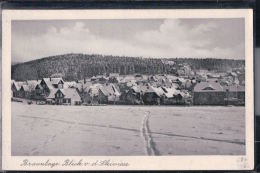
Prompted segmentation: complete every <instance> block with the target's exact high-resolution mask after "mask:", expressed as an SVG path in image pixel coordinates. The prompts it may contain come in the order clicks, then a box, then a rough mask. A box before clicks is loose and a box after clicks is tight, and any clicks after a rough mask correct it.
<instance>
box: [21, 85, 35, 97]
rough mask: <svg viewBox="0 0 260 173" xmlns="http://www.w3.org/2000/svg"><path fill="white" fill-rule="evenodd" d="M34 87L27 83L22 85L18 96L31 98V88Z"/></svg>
mask: <svg viewBox="0 0 260 173" xmlns="http://www.w3.org/2000/svg"><path fill="white" fill-rule="evenodd" d="M33 89H34V88H31V87H30V86H29V85H22V86H21V88H20V96H21V97H22V98H26V99H32V90H33Z"/></svg>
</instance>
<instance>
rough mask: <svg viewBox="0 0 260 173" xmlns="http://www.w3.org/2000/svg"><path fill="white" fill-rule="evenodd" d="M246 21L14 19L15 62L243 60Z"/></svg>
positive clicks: (13, 55) (13, 52)
mask: <svg viewBox="0 0 260 173" xmlns="http://www.w3.org/2000/svg"><path fill="white" fill-rule="evenodd" d="M244 27H245V26H244V19H164V20H163V19H127V20H126V19H124V20H122V19H121V20H116V19H115V20H59V21H53V20H52V21H50V20H49V21H13V22H12V61H13V62H25V61H30V60H33V59H38V58H43V57H46V56H52V55H58V54H66V53H85V54H103V55H119V56H141V57H153V58H175V57H190V58H210V57H214V58H227V59H244V56H245V38H244V37H245V30H244Z"/></svg>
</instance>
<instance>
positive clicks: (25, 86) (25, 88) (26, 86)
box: [20, 85, 31, 92]
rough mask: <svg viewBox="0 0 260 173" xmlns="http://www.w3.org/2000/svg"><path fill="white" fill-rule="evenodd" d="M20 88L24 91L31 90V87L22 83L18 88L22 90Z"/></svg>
mask: <svg viewBox="0 0 260 173" xmlns="http://www.w3.org/2000/svg"><path fill="white" fill-rule="evenodd" d="M22 89H23V90H24V91H28V92H29V91H31V89H30V88H29V86H28V85H22V86H21V88H20V90H22Z"/></svg>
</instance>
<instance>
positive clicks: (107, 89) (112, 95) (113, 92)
mask: <svg viewBox="0 0 260 173" xmlns="http://www.w3.org/2000/svg"><path fill="white" fill-rule="evenodd" d="M119 99H120V92H119V88H117V87H116V85H114V84H111V83H110V84H108V83H107V84H104V85H102V87H100V88H99V91H98V101H99V103H101V104H107V103H113V104H115V103H117V102H118V101H119Z"/></svg>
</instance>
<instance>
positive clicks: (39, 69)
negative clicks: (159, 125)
mask: <svg viewBox="0 0 260 173" xmlns="http://www.w3.org/2000/svg"><path fill="white" fill-rule="evenodd" d="M167 61H168V62H171V63H165V62H167ZM172 62H174V63H172ZM184 63H185V64H187V65H190V66H191V68H192V69H197V70H199V69H210V70H218V71H227V70H230V69H231V68H238V67H240V66H244V63H245V61H244V60H229V59H214V58H206V59H198V58H170V59H163V60H162V59H155V58H141V57H125V56H112V55H97V54H93V55H89V54H64V55H56V56H50V57H45V58H41V59H37V60H32V61H28V62H24V63H18V64H13V63H12V79H15V80H31V79H41V78H43V77H49V76H51V75H52V74H55V73H61V74H62V75H63V77H64V79H65V80H78V79H83V78H86V77H91V76H95V75H101V74H109V73H119V74H121V75H129V74H134V73H140V74H176V71H177V69H178V68H179V65H180V64H184Z"/></svg>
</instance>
